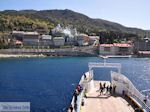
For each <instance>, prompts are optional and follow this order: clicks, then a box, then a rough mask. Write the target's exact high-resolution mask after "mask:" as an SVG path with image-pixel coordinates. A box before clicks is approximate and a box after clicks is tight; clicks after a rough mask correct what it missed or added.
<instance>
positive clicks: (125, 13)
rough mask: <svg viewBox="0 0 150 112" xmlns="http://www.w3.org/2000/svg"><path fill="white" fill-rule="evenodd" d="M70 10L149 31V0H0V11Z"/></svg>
mask: <svg viewBox="0 0 150 112" xmlns="http://www.w3.org/2000/svg"><path fill="white" fill-rule="evenodd" d="M11 9H13V10H24V9H34V10H48V9H70V10H73V11H75V12H79V13H82V14H85V15H87V16H89V17H91V18H100V19H105V20H108V21H112V22H117V23H120V24H122V25H124V26H128V27H136V28H142V29H145V30H150V0H0V10H1V11H2V10H11Z"/></svg>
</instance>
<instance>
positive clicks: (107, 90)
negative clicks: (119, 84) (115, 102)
mask: <svg viewBox="0 0 150 112" xmlns="http://www.w3.org/2000/svg"><path fill="white" fill-rule="evenodd" d="M106 93H109V85H108V86H107V87H106Z"/></svg>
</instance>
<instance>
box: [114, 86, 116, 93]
mask: <svg viewBox="0 0 150 112" xmlns="http://www.w3.org/2000/svg"><path fill="white" fill-rule="evenodd" d="M113 93H114V94H115V93H116V85H114V86H113Z"/></svg>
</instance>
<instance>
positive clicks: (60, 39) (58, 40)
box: [53, 37, 65, 46]
mask: <svg viewBox="0 0 150 112" xmlns="http://www.w3.org/2000/svg"><path fill="white" fill-rule="evenodd" d="M53 42H54V46H64V45H65V39H64V38H63V37H54V38H53Z"/></svg>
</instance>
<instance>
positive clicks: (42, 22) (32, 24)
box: [0, 9, 150, 41]
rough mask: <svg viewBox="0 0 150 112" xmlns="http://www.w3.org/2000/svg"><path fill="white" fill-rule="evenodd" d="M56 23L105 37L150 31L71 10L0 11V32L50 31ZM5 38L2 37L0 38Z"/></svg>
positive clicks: (135, 34)
mask: <svg viewBox="0 0 150 112" xmlns="http://www.w3.org/2000/svg"><path fill="white" fill-rule="evenodd" d="M57 24H61V25H62V26H67V25H72V27H75V28H77V30H78V31H79V32H81V33H87V34H93V33H94V34H96V35H100V36H103V37H105V38H111V37H113V38H115V39H116V38H126V37H128V38H133V37H135V38H143V37H144V36H145V35H150V31H148V30H147V31H146V30H142V29H137V28H129V27H125V26H123V25H120V24H118V23H114V22H110V21H106V20H102V19H92V18H90V17H88V16H86V15H83V14H80V13H77V12H74V11H71V10H68V9H66V10H41V11H36V10H21V11H16V10H5V11H1V12H0V32H1V35H0V37H2V34H5V33H10V32H11V31H13V30H24V31H42V32H44V33H50V30H51V29H52V28H54V27H55V26H56V25H57ZM2 40H5V38H4V39H1V41H2Z"/></svg>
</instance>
